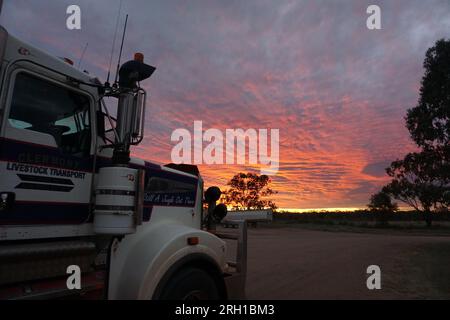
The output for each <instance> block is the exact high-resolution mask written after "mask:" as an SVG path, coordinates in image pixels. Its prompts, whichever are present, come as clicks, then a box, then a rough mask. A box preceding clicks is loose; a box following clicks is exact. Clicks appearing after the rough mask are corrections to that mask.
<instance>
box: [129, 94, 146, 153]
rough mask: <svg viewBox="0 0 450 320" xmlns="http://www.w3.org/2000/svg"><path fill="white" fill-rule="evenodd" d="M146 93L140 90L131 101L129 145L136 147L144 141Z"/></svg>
mask: <svg viewBox="0 0 450 320" xmlns="http://www.w3.org/2000/svg"><path fill="white" fill-rule="evenodd" d="M146 100H147V93H146V92H145V91H144V90H142V89H140V90H138V92H137V93H136V95H135V96H134V100H133V123H132V128H131V139H132V141H131V144H132V145H137V144H139V143H141V142H142V140H143V139H144V127H145V102H146Z"/></svg>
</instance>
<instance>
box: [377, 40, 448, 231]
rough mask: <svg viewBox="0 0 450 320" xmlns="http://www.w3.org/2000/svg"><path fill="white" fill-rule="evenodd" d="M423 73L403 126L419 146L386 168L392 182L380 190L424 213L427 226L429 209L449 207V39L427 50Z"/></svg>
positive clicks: (429, 215) (429, 218) (429, 216)
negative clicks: (414, 103) (415, 97)
mask: <svg viewBox="0 0 450 320" xmlns="http://www.w3.org/2000/svg"><path fill="white" fill-rule="evenodd" d="M424 68H425V75H424V76H423V78H422V86H421V88H420V98H419V102H418V104H417V106H416V107H414V108H412V109H410V110H408V113H407V116H406V127H407V128H408V130H409V132H410V134H411V138H412V139H413V140H414V141H415V142H416V144H417V146H418V147H419V148H420V149H421V151H420V152H415V153H409V154H407V155H406V156H405V158H404V159H403V160H397V161H394V162H393V163H392V164H391V166H390V167H389V168H388V169H387V173H388V175H389V176H390V177H392V178H393V179H392V182H391V183H390V184H388V185H387V186H386V187H385V188H384V189H383V191H384V192H386V193H388V194H390V195H392V196H393V197H394V198H396V199H398V200H400V201H403V202H405V203H407V204H408V205H410V206H412V207H414V208H415V209H416V210H418V211H420V212H423V213H424V217H425V221H426V223H427V225H428V226H431V224H432V211H433V210H436V208H437V207H439V206H448V205H449V201H447V200H446V196H445V194H446V192H447V191H449V190H450V41H449V40H443V39H442V40H439V41H437V42H436V44H435V46H434V47H432V48H430V49H429V50H428V51H427V53H426V58H425V61H424Z"/></svg>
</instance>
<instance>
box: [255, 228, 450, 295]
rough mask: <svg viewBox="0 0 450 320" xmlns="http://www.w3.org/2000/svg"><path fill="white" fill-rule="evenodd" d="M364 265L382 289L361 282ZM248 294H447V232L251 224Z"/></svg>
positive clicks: (449, 283)
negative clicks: (377, 275) (376, 271)
mask: <svg viewBox="0 0 450 320" xmlns="http://www.w3.org/2000/svg"><path fill="white" fill-rule="evenodd" d="M369 265H378V266H380V268H381V272H382V278H381V279H382V289H381V290H376V291H370V290H368V289H367V287H366V279H367V277H368V275H367V273H366V269H367V267H368V266H369ZM247 297H248V298H249V299H423V298H425V299H427V298H438V299H439V298H447V299H449V298H450V237H445V236H420V235H398V234H396V235H389V234H362V233H346V232H327V231H312V230H307V229H303V228H273V229H272V228H271V229H264V228H263V229H250V230H249V243H248V277H247Z"/></svg>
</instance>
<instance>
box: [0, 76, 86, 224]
mask: <svg viewBox="0 0 450 320" xmlns="http://www.w3.org/2000/svg"><path fill="white" fill-rule="evenodd" d="M7 85H8V89H7V90H8V93H7V98H6V109H5V114H4V119H3V126H2V132H1V136H0V192H2V193H5V192H8V193H10V194H12V196H13V197H14V201H13V202H12V204H11V205H10V206H8V207H7V208H6V209H4V210H1V211H0V225H30V224H31V225H33V224H41V225H42V224H81V223H83V222H86V221H87V220H88V218H89V214H90V199H91V188H92V172H93V156H92V154H93V150H94V144H93V142H92V136H93V134H92V126H91V124H92V123H93V122H92V119H93V116H92V112H93V105H94V103H93V99H92V97H91V96H90V95H89V94H87V93H86V92H84V91H81V90H79V89H76V88H74V87H72V86H69V85H67V84H64V83H62V82H58V81H57V80H55V79H53V78H50V77H48V76H43V75H40V74H38V73H36V72H32V71H29V70H26V69H16V70H14V71H13V72H12V74H11V76H10V77H9V83H8V84H7Z"/></svg>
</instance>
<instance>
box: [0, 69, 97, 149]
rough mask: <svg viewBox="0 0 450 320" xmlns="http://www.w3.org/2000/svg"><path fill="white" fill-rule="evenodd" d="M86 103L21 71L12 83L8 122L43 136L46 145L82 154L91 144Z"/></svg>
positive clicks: (75, 95)
mask: <svg viewBox="0 0 450 320" xmlns="http://www.w3.org/2000/svg"><path fill="white" fill-rule="evenodd" d="M89 106H90V99H89V98H88V97H87V96H86V95H83V94H80V93H78V92H76V91H73V90H70V89H67V88H66V87H63V86H59V85H57V84H54V83H52V82H50V81H46V80H43V79H40V78H38V77H35V76H33V75H30V74H28V73H24V72H21V73H19V74H17V76H16V79H15V83H14V91H13V97H12V101H11V109H10V114H9V123H10V125H11V126H13V127H15V128H18V129H23V130H29V131H30V133H31V131H32V132H34V133H38V134H42V135H46V137H47V139H48V140H49V142H50V145H54V144H56V145H57V146H58V148H60V149H61V150H62V151H64V152H65V153H70V154H73V155H77V154H78V155H80V156H82V155H84V154H86V153H89V152H90V147H91V125H90V117H89ZM51 142H53V143H51Z"/></svg>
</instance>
